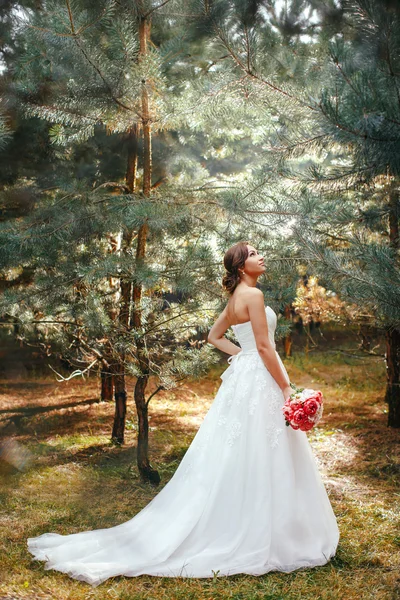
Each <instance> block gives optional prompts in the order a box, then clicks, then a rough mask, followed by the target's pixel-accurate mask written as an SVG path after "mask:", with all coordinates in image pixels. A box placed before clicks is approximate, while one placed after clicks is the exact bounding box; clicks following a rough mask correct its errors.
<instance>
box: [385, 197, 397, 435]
mask: <svg viewBox="0 0 400 600" xmlns="http://www.w3.org/2000/svg"><path fill="white" fill-rule="evenodd" d="M399 213H400V203H399V192H398V189H394V190H393V191H392V192H391V193H390V197H389V240H390V246H391V247H392V248H393V250H394V251H395V252H397V253H398V251H399V247H400V239H399V216H400V214H399ZM386 373H387V386H386V395H385V400H386V402H387V403H388V405H389V416H388V427H396V428H400V330H399V329H389V330H388V331H387V332H386Z"/></svg>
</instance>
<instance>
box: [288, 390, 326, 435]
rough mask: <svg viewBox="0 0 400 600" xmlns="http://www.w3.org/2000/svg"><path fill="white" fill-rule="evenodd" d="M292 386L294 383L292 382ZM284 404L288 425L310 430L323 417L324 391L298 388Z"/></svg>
mask: <svg viewBox="0 0 400 600" xmlns="http://www.w3.org/2000/svg"><path fill="white" fill-rule="evenodd" d="M290 385H291V386H292V387H294V386H293V384H290ZM294 389H295V391H294V392H293V394H291V395H290V396H289V398H288V399H287V400H286V402H285V404H284V405H283V406H282V410H283V414H284V416H285V419H286V425H287V426H288V427H289V425H291V427H292V428H293V429H300V430H301V431H310V429H312V428H313V427H314V425H316V424H317V423H318V422H319V420H320V418H321V417H322V411H323V405H322V393H321V392H320V391H315V390H311V389H307V388H306V389H304V388H296V387H294Z"/></svg>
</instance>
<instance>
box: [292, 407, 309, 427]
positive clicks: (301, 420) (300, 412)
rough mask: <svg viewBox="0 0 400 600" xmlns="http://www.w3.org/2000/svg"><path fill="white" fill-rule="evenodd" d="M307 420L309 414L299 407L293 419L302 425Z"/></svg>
mask: <svg viewBox="0 0 400 600" xmlns="http://www.w3.org/2000/svg"><path fill="white" fill-rule="evenodd" d="M306 420H307V415H306V413H305V412H304V410H303V409H302V408H299V409H298V410H296V411H295V413H294V415H293V421H294V422H295V423H296V424H297V425H301V424H302V423H304V421H306Z"/></svg>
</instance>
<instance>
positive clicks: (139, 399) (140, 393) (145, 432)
mask: <svg viewBox="0 0 400 600" xmlns="http://www.w3.org/2000/svg"><path fill="white" fill-rule="evenodd" d="M149 38H150V22H149V19H148V18H141V20H140V23H139V42H140V49H139V61H140V60H142V59H143V57H144V56H145V55H146V52H147V43H148V40H149ZM141 101H142V106H141V121H142V131H143V195H144V196H146V197H149V196H150V192H151V168H152V164H151V123H150V111H149V95H148V90H147V82H146V81H145V80H143V81H142V97H141ZM148 229H149V227H148V224H147V222H146V221H145V222H144V223H143V224H142V225H141V226H140V228H139V231H138V236H137V245H136V265H137V266H140V264H141V263H142V261H143V259H144V258H145V256H146V242H147V233H148ZM141 300H142V286H141V284H137V283H135V285H134V286H133V289H132V301H133V304H132V318H131V323H132V325H133V327H134V328H135V329H137V330H140V329H141V327H142V315H141ZM136 350H137V359H138V363H139V367H140V371H141V375H139V377H138V378H137V380H136V385H135V404H136V411H137V416H138V441H137V466H138V469H139V473H140V476H141V478H142V480H143V481H149V482H150V483H153V484H156V485H157V484H158V483H159V482H160V475H159V474H158V472H157V471H156V470H155V469H153V468H152V467H151V465H150V461H149V454H148V451H149V420H148V409H147V404H146V398H145V394H146V387H147V383H148V380H149V374H150V365H149V359H148V355H147V349H146V345H145V341H144V339H143V337H142V336H141V335H138V337H137V341H136Z"/></svg>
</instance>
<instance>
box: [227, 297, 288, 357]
mask: <svg viewBox="0 0 400 600" xmlns="http://www.w3.org/2000/svg"><path fill="white" fill-rule="evenodd" d="M265 313H266V315H267V323H268V337H269V339H270V341H271V344H272V345H273V347H274V348H275V329H276V322H277V318H276V314H275V312H274V311H273V310H272V308H271V307H270V306H266V307H265ZM231 327H232V330H233V333H234V334H235V336H236V339H237V341H238V342H239V344H240V346H241V348H242V350H243V351H244V352H249V351H254V350H257V344H256V339H255V337H254V331H253V327H252V325H251V321H246V323H239V324H238V325H231Z"/></svg>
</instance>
